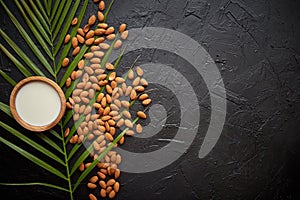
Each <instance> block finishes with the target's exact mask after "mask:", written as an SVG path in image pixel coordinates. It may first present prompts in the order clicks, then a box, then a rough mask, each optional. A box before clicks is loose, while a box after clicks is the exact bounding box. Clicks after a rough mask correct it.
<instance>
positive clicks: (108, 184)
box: [106, 179, 116, 186]
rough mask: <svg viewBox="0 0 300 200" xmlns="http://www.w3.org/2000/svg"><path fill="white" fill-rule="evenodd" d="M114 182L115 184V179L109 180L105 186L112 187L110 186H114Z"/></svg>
mask: <svg viewBox="0 0 300 200" xmlns="http://www.w3.org/2000/svg"><path fill="white" fill-rule="evenodd" d="M115 182H116V180H115V179H109V180H108V181H107V183H106V185H107V186H112V185H114V184H115Z"/></svg>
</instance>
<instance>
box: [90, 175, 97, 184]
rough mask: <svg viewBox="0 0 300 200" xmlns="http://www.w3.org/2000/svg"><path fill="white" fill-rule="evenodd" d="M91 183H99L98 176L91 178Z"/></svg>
mask: <svg viewBox="0 0 300 200" xmlns="http://www.w3.org/2000/svg"><path fill="white" fill-rule="evenodd" d="M89 181H90V182H91V183H96V182H97V181H98V176H93V177H92V178H90V180H89Z"/></svg>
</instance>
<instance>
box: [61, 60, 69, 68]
mask: <svg viewBox="0 0 300 200" xmlns="http://www.w3.org/2000/svg"><path fill="white" fill-rule="evenodd" d="M69 62H70V60H69V58H64V59H63V61H62V63H61V66H62V67H67V66H68V65H69Z"/></svg>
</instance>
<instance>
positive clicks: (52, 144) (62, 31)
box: [0, 0, 138, 199]
mask: <svg viewBox="0 0 300 200" xmlns="http://www.w3.org/2000/svg"><path fill="white" fill-rule="evenodd" d="M14 3H15V6H16V7H17V8H18V10H19V12H20V13H21V15H22V17H23V19H24V20H25V22H26V23H25V24H22V23H21V22H20V21H19V20H18V19H17V18H16V17H15V16H14V15H13V13H12V12H11V11H10V9H9V8H8V7H7V6H6V5H5V3H4V2H3V1H2V0H0V4H1V6H2V7H3V10H4V11H5V13H6V14H7V15H8V17H9V18H10V20H11V21H12V23H13V25H14V27H15V28H16V29H17V30H18V32H19V33H20V35H21V37H22V39H23V40H24V41H25V44H26V45H27V46H28V47H29V50H30V51H29V52H27V51H28V50H25V49H21V48H20V47H19V46H18V45H17V44H16V43H15V42H14V40H13V39H12V37H11V36H9V35H8V34H7V33H5V31H3V30H1V29H0V37H2V38H3V39H4V40H3V41H6V43H5V44H2V43H0V49H1V51H2V52H4V54H5V55H6V56H7V57H8V58H9V59H10V60H11V62H12V63H13V64H14V65H15V66H16V68H17V69H18V70H19V71H20V72H21V73H22V75H24V76H25V77H29V76H32V75H39V76H48V74H49V75H50V77H49V78H52V79H54V80H55V81H56V83H58V84H59V85H60V86H61V87H62V88H63V87H64V85H65V82H66V80H67V78H68V77H69V76H70V75H71V73H72V72H73V71H74V70H75V69H76V67H77V64H78V62H79V61H80V60H81V59H82V57H83V55H84V54H85V53H86V52H88V51H89V47H88V46H86V45H83V46H82V47H81V50H80V52H79V53H78V54H77V56H76V57H74V58H73V59H72V61H71V62H70V64H69V66H68V68H67V69H66V70H64V71H63V70H61V64H62V60H63V58H65V57H67V56H68V54H69V52H70V50H71V43H68V44H66V45H63V42H64V36H65V35H66V34H67V33H68V31H69V34H70V35H71V37H74V36H75V35H76V33H77V29H78V28H79V27H80V26H81V25H82V20H83V18H84V15H85V13H86V9H87V6H88V3H89V1H88V0H83V1H80V0H75V1H73V2H72V1H67V0H62V1H55V2H52V0H43V1H39V0H28V1H18V0H15V1H14ZM113 3H114V0H112V1H111V2H110V4H109V5H108V6H107V8H106V11H105V13H104V17H105V21H106V19H107V16H108V14H109V12H110V10H111V8H112V5H113ZM76 14H77V18H78V24H77V25H75V26H74V27H71V26H70V24H71V21H72V19H73V18H74V17H75V15H76ZM25 26H26V27H25ZM117 38H118V34H117V36H116V39H115V40H114V41H113V42H112V44H111V47H110V49H109V50H108V51H107V52H106V54H105V56H104V57H103V59H102V61H101V63H100V64H101V66H104V65H105V63H106V62H107V60H108V58H109V56H110V54H111V52H112V50H113V45H114V44H115V42H116V40H117ZM7 46H8V47H10V48H8V47H7ZM9 49H12V51H10V50H9ZM124 52H125V49H124V50H123V52H122V53H121V55H120V56H119V58H118V59H117V61H116V62H115V64H114V65H115V69H116V68H117V67H118V65H119V63H120V61H121V58H122V57H123V54H124ZM30 55H31V56H30ZM30 57H36V58H37V60H38V61H34V60H32V59H30ZM57 60H58V63H56V61H57ZM38 66H42V68H40V67H38ZM62 71H63V72H62ZM0 75H1V76H2V77H3V78H4V79H5V80H6V81H8V82H9V83H10V84H11V85H12V86H15V85H16V83H17V82H16V81H15V80H14V79H13V78H11V77H10V75H9V74H7V73H5V72H4V71H2V70H0ZM75 84H76V81H74V82H73V83H72V85H71V87H69V88H68V89H66V91H65V96H66V97H67V98H68V97H69V96H70V95H71V93H72V89H73V88H74V86H75ZM103 90H104V87H102V88H101V91H103ZM98 94H99V93H98ZM91 103H93V102H91ZM0 110H1V111H2V112H4V113H5V114H7V115H8V116H10V117H11V118H12V115H11V112H10V107H9V106H8V105H6V104H4V103H2V102H0ZM72 116H73V113H72V111H68V112H67V113H66V114H65V116H64V118H63V119H62V120H61V121H60V123H59V124H58V126H57V127H56V128H59V129H60V130H57V129H55V130H54V129H51V130H49V131H47V132H44V133H37V134H36V135H37V136H38V138H35V139H38V141H39V142H43V144H46V145H42V144H40V143H39V142H37V141H35V139H32V138H30V137H29V136H26V135H25V134H22V133H21V132H20V131H18V130H17V129H15V128H12V127H11V126H9V125H7V124H5V122H4V121H0V127H1V128H3V130H5V131H7V132H8V133H10V135H13V136H14V137H15V138H17V139H18V140H20V141H22V142H23V144H24V145H26V148H30V149H31V151H26V150H25V149H23V147H21V146H18V145H16V144H14V143H13V142H12V141H9V140H8V139H6V138H5V137H4V135H2V136H3V137H2V136H1V137H0V142H2V143H3V144H5V145H7V146H8V147H10V148H12V149H13V150H15V151H16V152H18V153H19V154H21V155H22V156H24V157H25V158H27V159H28V160H30V161H31V162H33V163H35V164H37V165H38V166H40V167H42V168H43V169H45V170H47V171H49V172H50V173H52V174H53V175H56V176H58V177H60V178H62V179H64V180H66V186H67V187H66V188H64V187H60V186H56V185H53V184H48V183H39V182H32V183H0V185H12V186H19V185H23V186H26V185H27V186H30V185H39V186H45V187H50V188H55V189H58V190H62V191H66V192H69V193H70V198H71V199H73V198H74V197H73V192H74V191H75V190H76V189H78V187H79V185H80V184H81V183H82V182H83V180H84V179H85V178H86V177H87V176H88V175H89V173H90V172H91V171H92V169H93V168H94V167H95V166H96V165H97V163H98V162H99V161H100V160H101V159H102V158H104V157H105V155H106V154H107V153H108V152H109V151H110V150H111V149H112V148H113V145H114V144H116V143H117V142H118V141H119V140H120V139H121V137H122V136H124V134H125V132H126V131H127V129H125V130H124V131H123V132H122V133H121V134H120V135H119V136H118V137H117V138H116V139H115V140H114V141H113V142H112V144H111V145H110V146H109V147H107V148H106V149H105V151H104V152H102V153H101V155H99V157H98V159H96V160H95V161H94V162H92V164H91V165H90V167H88V168H87V169H86V170H85V171H84V172H83V173H82V174H81V175H80V176H79V177H78V178H76V176H75V175H74V174H75V173H76V170H77V169H78V167H79V166H80V164H81V163H83V162H84V161H85V160H86V159H87V158H88V157H89V155H90V152H91V150H92V148H93V147H92V145H91V146H89V147H88V148H86V149H84V151H83V153H81V154H80V155H78V154H77V153H78V152H79V150H80V149H82V148H85V147H83V145H82V143H81V144H75V145H73V146H72V147H71V148H70V146H68V145H70V143H69V141H70V138H71V137H72V136H73V135H74V134H75V132H76V127H78V125H79V124H80V123H81V121H82V120H83V118H80V120H79V121H78V122H76V123H75V124H74V123H73V124H72V126H71V127H70V128H71V131H70V133H69V135H68V136H67V137H66V138H65V136H64V130H65V129H66V128H67V125H68V124H70V121H71V119H72ZM137 121H138V118H136V119H135V120H134V121H133V123H136V122H137ZM52 150H54V152H53V151H52ZM31 152H33V153H31ZM36 153H38V154H40V153H42V154H44V155H45V156H46V157H47V158H50V159H49V160H50V161H53V162H54V163H55V164H57V163H59V164H60V165H61V166H62V168H64V172H61V171H59V170H58V169H56V168H55V167H54V165H52V163H53V162H50V161H45V160H43V159H41V158H39V157H37V156H36V155H37V154H36ZM71 159H72V163H71ZM74 159H75V161H73V160H74ZM73 175H74V176H75V177H73ZM74 179H75V182H72V180H73V181H74Z"/></svg>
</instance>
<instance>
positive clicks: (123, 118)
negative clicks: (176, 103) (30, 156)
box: [62, 0, 151, 200]
mask: <svg viewBox="0 0 300 200" xmlns="http://www.w3.org/2000/svg"><path fill="white" fill-rule="evenodd" d="M94 2H95V3H99V4H98V8H99V11H98V15H97V16H98V22H99V23H98V22H96V21H97V18H96V16H95V15H92V16H91V17H90V18H89V19H88V22H87V24H86V25H84V27H83V28H79V29H78V30H77V35H76V36H75V37H73V38H71V36H70V35H69V34H68V35H67V36H66V37H65V43H68V42H72V47H73V50H72V56H76V55H77V54H78V53H79V51H80V48H81V47H80V46H81V45H87V46H89V47H90V51H89V52H87V53H86V54H85V55H84V57H83V58H82V59H81V60H80V61H79V62H78V65H77V69H76V70H75V71H73V73H72V74H71V76H70V77H69V78H68V80H67V82H66V86H67V87H70V85H71V83H72V81H76V82H75V83H76V85H75V88H74V90H73V93H72V97H70V98H69V99H68V102H67V107H68V108H69V109H73V112H74V114H73V120H74V123H76V124H78V125H79V126H78V128H77V133H76V134H74V135H73V136H72V137H71V139H70V143H71V144H80V143H82V142H85V144H90V146H92V149H93V150H92V151H91V153H90V156H91V157H92V158H93V160H95V159H97V158H98V156H99V155H100V154H101V153H102V152H103V151H104V150H105V149H106V147H107V146H108V145H109V144H111V143H112V142H113V141H114V140H115V138H116V137H117V136H118V135H119V133H120V132H122V130H124V129H125V130H126V134H125V135H124V136H132V135H134V134H135V133H142V131H143V128H142V126H141V124H135V123H133V119H136V118H139V119H146V118H147V115H146V114H145V112H144V111H138V112H137V113H134V114H133V113H131V112H130V108H131V106H132V105H133V104H134V103H135V102H136V101H140V102H141V104H142V105H143V106H145V108H146V107H147V106H148V105H149V104H150V103H151V99H150V98H149V96H148V94H146V92H145V88H146V87H147V86H148V82H147V80H146V79H145V78H143V75H144V71H143V70H142V69H141V68H140V67H133V68H130V70H129V71H128V73H127V75H126V76H125V77H121V76H119V75H118V74H117V73H116V71H115V66H114V64H113V63H108V62H107V63H105V64H104V66H102V65H101V60H102V58H103V57H104V56H105V54H106V52H107V50H108V49H110V45H113V49H119V48H120V47H121V46H122V41H123V40H126V38H127V37H128V31H127V30H126V24H124V23H123V24H121V25H120V27H119V28H118V32H119V34H118V35H120V39H118V38H116V37H117V34H116V33H115V28H114V27H113V26H109V25H108V24H107V23H104V22H103V21H104V15H103V13H102V11H103V10H104V9H105V2H104V1H100V2H99V0H98V1H97V0H94ZM77 21H78V20H77V18H75V19H74V20H73V21H72V25H75V24H76V23H77ZM96 23H98V24H97V26H96V28H95V29H94V30H92V29H91V27H93V26H94V25H95V24H96ZM109 43H112V44H109ZM68 64H69V58H65V59H64V60H63V63H62V67H67V66H68ZM69 132H70V129H69V128H68V129H67V130H66V131H65V137H67V136H68V134H69ZM124 136H123V137H122V138H121V139H120V140H119V141H118V143H116V145H114V147H117V146H118V145H122V144H123V143H124V141H125V137H124ZM121 161H122V157H121V155H120V154H118V153H117V152H116V151H114V150H113V149H112V150H111V151H109V152H108V153H107V155H106V156H105V157H104V158H103V159H102V160H101V161H100V162H99V163H98V165H97V167H98V171H97V174H94V175H93V176H91V177H90V179H89V182H88V183H87V187H88V188H89V189H90V192H91V193H90V194H89V198H90V199H91V200H96V199H97V197H98V196H100V197H102V198H104V197H109V198H111V199H112V198H114V197H115V196H116V193H118V192H119V190H120V183H119V182H118V181H117V180H118V178H119V177H120V169H119V168H118V166H119V165H120V163H121ZM90 164H91V162H86V163H82V164H81V165H80V166H79V170H80V171H84V170H85V169H86V168H87V167H89V165H90ZM97 188H98V189H97Z"/></svg>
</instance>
